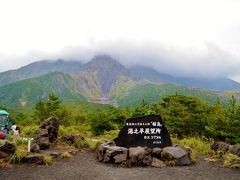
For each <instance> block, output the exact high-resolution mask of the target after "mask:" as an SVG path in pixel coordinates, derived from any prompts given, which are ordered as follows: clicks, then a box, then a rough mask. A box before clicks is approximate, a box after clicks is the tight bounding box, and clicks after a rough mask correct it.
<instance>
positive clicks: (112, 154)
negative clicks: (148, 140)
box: [97, 141, 192, 167]
mask: <svg viewBox="0 0 240 180" xmlns="http://www.w3.org/2000/svg"><path fill="white" fill-rule="evenodd" d="M190 153H191V151H189V150H186V149H184V148H181V147H165V148H163V149H161V148H153V149H151V148H147V147H130V148H125V147H119V146H116V144H115V143H114V142H112V141H110V142H103V143H101V144H99V146H98V148H97V157H98V160H99V161H100V162H104V163H115V164H121V165H125V166H153V167H164V166H166V164H165V162H166V161H167V162H168V161H174V162H175V163H174V164H176V165H178V166H183V165H190V164H192V159H191V157H190Z"/></svg>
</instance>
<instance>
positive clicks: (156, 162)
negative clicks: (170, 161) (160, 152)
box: [151, 157, 166, 168]
mask: <svg viewBox="0 0 240 180" xmlns="http://www.w3.org/2000/svg"><path fill="white" fill-rule="evenodd" d="M151 166H152V167H156V168H162V167H165V166H166V164H164V162H163V161H161V160H159V159H157V158H155V157H153V159H152V163H151Z"/></svg>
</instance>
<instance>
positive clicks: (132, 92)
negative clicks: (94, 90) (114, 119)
mask: <svg viewBox="0 0 240 180" xmlns="http://www.w3.org/2000/svg"><path fill="white" fill-rule="evenodd" d="M122 89H127V90H126V91H121V90H122ZM119 91H120V92H122V93H121V96H119ZM114 92H117V93H114ZM176 93H178V94H183V95H190V96H195V97H198V98H200V99H202V100H205V101H207V102H209V103H210V104H214V103H215V102H216V101H217V100H218V99H220V100H221V102H222V103H223V104H224V105H226V104H228V100H229V99H230V97H231V95H230V94H226V93H224V92H222V93H220V92H214V91H208V90H203V89H198V88H191V87H186V86H178V85H173V84H153V83H142V84H139V83H136V84H134V85H132V86H129V84H127V83H125V84H122V85H121V86H119V87H116V89H115V91H113V93H112V94H111V95H112V96H111V98H112V99H114V100H115V101H116V102H117V103H118V105H120V106H130V107H131V106H136V105H138V104H139V103H141V102H142V101H143V100H144V101H146V102H147V103H152V102H160V101H161V98H162V97H164V96H168V95H174V94H176Z"/></svg>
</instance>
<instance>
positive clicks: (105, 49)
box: [0, 41, 240, 77]
mask: <svg viewBox="0 0 240 180" xmlns="http://www.w3.org/2000/svg"><path fill="white" fill-rule="evenodd" d="M98 54H108V55H110V56H112V57H113V58H115V59H117V60H118V61H119V62H121V63H122V64H123V65H125V66H127V67H131V66H134V65H144V66H149V67H152V68H154V69H156V70H158V71H159V72H162V73H166V74H171V75H175V76H205V77H215V76H228V77H233V76H239V75H240V74H239V67H240V58H239V57H238V56H236V55H233V54H230V53H229V52H226V51H224V50H222V49H220V48H219V47H217V46H216V45H214V44H211V43H208V42H206V43H204V44H203V46H201V47H200V48H199V47H189V48H181V47H176V46H175V47H174V46H168V45H164V44H156V43H153V42H144V43H143V42H142V43H141V42H139V43H135V44H133V43H131V42H128V41H115V42H114V41H112V42H108V43H105V42H98V43H95V44H92V45H91V46H74V47H66V48H64V49H62V50H61V51H59V52H55V53H45V52H39V51H35V52H33V51H32V52H29V53H28V55H26V56H15V57H14V56H6V55H5V56H3V55H0V59H1V62H4V61H5V62H6V63H5V65H4V64H1V66H0V70H1V71H3V70H7V69H14V68H17V67H19V66H22V65H26V64H28V63H30V62H33V61H38V60H43V59H44V60H46V59H52V60H56V59H65V60H78V61H82V62H87V61H89V60H90V59H91V58H92V57H94V56H95V55H98ZM2 60H3V61H2Z"/></svg>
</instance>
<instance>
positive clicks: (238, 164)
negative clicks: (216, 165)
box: [224, 153, 240, 168]
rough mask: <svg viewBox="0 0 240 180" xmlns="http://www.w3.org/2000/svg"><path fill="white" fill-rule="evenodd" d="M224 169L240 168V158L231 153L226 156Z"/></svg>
mask: <svg viewBox="0 0 240 180" xmlns="http://www.w3.org/2000/svg"><path fill="white" fill-rule="evenodd" d="M224 167H229V168H240V157H239V156H237V155H234V154H230V153H227V154H225V155H224Z"/></svg>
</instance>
